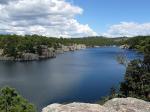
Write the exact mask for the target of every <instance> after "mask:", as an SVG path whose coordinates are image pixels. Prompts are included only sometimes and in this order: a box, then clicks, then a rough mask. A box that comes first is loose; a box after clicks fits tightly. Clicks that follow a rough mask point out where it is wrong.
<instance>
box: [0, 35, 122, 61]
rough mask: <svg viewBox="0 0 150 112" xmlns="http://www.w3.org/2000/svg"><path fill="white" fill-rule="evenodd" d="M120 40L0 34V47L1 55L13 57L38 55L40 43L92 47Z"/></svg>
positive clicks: (54, 46)
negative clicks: (25, 54) (28, 54)
mask: <svg viewBox="0 0 150 112" xmlns="http://www.w3.org/2000/svg"><path fill="white" fill-rule="evenodd" d="M121 40H122V39H121ZM120 42H121V41H120V39H111V38H105V37H85V38H55V37H44V36H38V35H25V36H19V35H0V49H2V50H3V53H2V55H4V56H7V57H15V58H19V57H21V56H22V54H23V53H38V54H39V55H40V54H41V46H42V45H44V46H47V47H48V48H54V49H58V48H61V47H62V45H65V46H69V45H73V44H84V45H86V46H88V47H93V46H105V45H107V46H110V45H118V44H120Z"/></svg>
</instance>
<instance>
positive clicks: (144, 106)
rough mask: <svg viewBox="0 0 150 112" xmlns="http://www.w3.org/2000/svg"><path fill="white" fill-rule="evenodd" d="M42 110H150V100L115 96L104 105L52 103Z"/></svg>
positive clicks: (130, 111) (84, 111)
mask: <svg viewBox="0 0 150 112" xmlns="http://www.w3.org/2000/svg"><path fill="white" fill-rule="evenodd" d="M42 112H150V102H146V101H143V100H139V99H136V98H114V99H112V100H109V101H107V102H106V103H105V104H104V105H99V104H89V103H71V104H66V105H61V104H51V105H49V106H47V107H45V108H44V109H43V110H42Z"/></svg>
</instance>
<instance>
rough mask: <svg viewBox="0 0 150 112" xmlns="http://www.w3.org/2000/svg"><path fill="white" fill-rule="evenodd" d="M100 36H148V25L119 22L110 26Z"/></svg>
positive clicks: (149, 33)
mask: <svg viewBox="0 0 150 112" xmlns="http://www.w3.org/2000/svg"><path fill="white" fill-rule="evenodd" d="M102 35H104V36H107V37H121V36H128V37H133V36H138V35H150V23H143V24H139V23H135V22H121V23H119V24H115V25H112V26H110V27H109V29H108V30H107V32H105V33H103V34H102Z"/></svg>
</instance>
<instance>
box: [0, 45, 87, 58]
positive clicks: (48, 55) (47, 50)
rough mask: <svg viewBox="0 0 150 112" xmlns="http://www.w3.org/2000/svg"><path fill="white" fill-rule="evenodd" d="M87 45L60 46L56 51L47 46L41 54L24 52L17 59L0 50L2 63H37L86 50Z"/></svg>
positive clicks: (41, 48)
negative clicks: (37, 61) (67, 53)
mask: <svg viewBox="0 0 150 112" xmlns="http://www.w3.org/2000/svg"><path fill="white" fill-rule="evenodd" d="M85 48H86V45H84V44H73V45H70V46H65V45H60V47H59V48H56V49H54V48H53V47H48V46H46V45H41V46H40V54H39V53H38V52H36V53H28V52H23V53H20V55H19V56H17V57H10V56H7V55H3V49H0V61H35V60H42V59H49V58H55V57H56V56H57V55H58V54H63V53H65V52H69V51H76V50H81V49H85Z"/></svg>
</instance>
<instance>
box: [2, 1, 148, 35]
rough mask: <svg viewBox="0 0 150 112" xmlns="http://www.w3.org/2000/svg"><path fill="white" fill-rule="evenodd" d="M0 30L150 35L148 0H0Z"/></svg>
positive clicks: (9, 32)
mask: <svg viewBox="0 0 150 112" xmlns="http://www.w3.org/2000/svg"><path fill="white" fill-rule="evenodd" d="M0 14H1V15H0V34H18V35H25V34H31V35H32V34H38V35H43V36H53V37H87V36H106V37H122V36H128V37H132V36H137V35H150V0H0Z"/></svg>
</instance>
